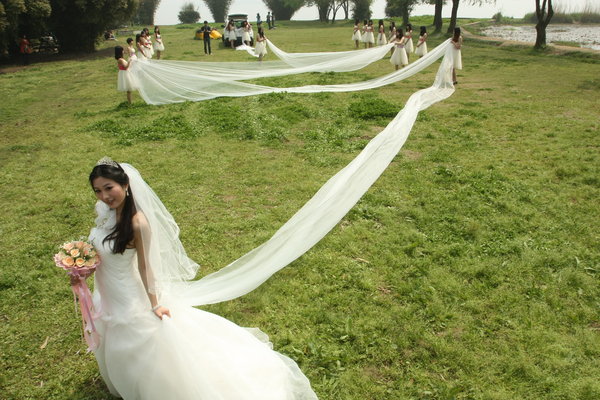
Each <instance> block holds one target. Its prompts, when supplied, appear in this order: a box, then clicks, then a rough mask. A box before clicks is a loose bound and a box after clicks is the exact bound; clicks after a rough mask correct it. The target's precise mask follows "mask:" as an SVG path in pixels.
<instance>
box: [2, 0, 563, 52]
mask: <svg viewBox="0 0 600 400" xmlns="http://www.w3.org/2000/svg"><path fill="white" fill-rule="evenodd" d="M203 1H204V3H205V4H206V5H207V7H208V8H209V10H210V13H211V14H212V16H213V19H214V20H215V21H219V22H220V21H225V20H226V19H227V15H228V12H229V7H230V6H231V3H232V0H203ZM529 1H532V0H529ZM534 1H535V6H536V16H537V18H538V24H537V26H536V29H537V30H538V43H536V47H544V46H545V42H546V41H545V28H546V26H547V25H548V23H549V21H550V19H551V18H552V14H553V11H552V0H534ZM540 1H541V2H540ZM263 2H264V4H265V6H266V7H267V8H268V9H269V10H270V11H271V12H272V13H273V14H274V15H276V16H277V19H278V20H289V19H291V18H292V16H293V15H294V14H295V13H296V11H298V10H299V9H300V8H302V7H304V6H316V7H317V10H318V13H319V20H320V21H322V22H334V21H335V20H336V18H338V16H339V18H342V15H343V19H348V18H349V17H350V16H351V17H352V18H353V19H358V20H361V21H362V20H365V19H370V18H371V5H372V3H373V0H263ZM159 3H160V0H0V57H7V56H8V55H9V53H10V51H11V49H13V51H14V49H15V48H16V46H17V43H18V40H19V38H20V37H22V35H27V36H28V37H29V38H32V37H33V38H35V37H40V36H42V35H44V34H47V33H49V32H52V34H54V35H55V37H56V38H57V39H58V41H59V43H60V46H61V50H62V51H93V50H94V49H95V45H96V43H97V42H98V40H99V39H100V38H101V36H102V34H103V33H104V32H105V31H106V30H107V29H115V28H117V27H119V26H123V25H129V24H131V23H133V24H136V25H153V24H154V14H155V12H156V9H157V8H158V5H159ZM446 3H451V4H452V12H451V18H450V23H449V25H448V29H447V33H448V34H451V33H452V31H453V30H454V27H455V26H456V18H457V15H458V8H459V6H460V4H461V0H387V3H386V8H385V14H386V15H387V16H388V17H401V18H402V20H403V24H407V23H408V22H409V20H410V14H411V12H412V11H413V9H414V7H415V6H416V5H418V4H430V5H432V6H434V21H433V25H434V27H435V30H434V33H441V32H442V8H443V7H444V5H446ZM462 3H467V4H471V5H481V4H483V3H495V0H462Z"/></svg>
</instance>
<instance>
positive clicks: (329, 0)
mask: <svg viewBox="0 0 600 400" xmlns="http://www.w3.org/2000/svg"><path fill="white" fill-rule="evenodd" d="M305 5H306V6H308V7H311V6H317V11H318V12H319V21H321V22H329V14H330V13H331V11H332V9H333V7H335V0H308V1H307V2H306V4H305Z"/></svg>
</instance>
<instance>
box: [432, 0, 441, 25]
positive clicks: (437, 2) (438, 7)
mask: <svg viewBox="0 0 600 400" xmlns="http://www.w3.org/2000/svg"><path fill="white" fill-rule="evenodd" d="M434 4H435V12H434V14H433V25H434V26H435V30H434V31H433V33H440V32H441V31H442V7H443V6H444V0H435V1H434Z"/></svg>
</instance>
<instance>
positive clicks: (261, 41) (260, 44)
mask: <svg viewBox="0 0 600 400" xmlns="http://www.w3.org/2000/svg"><path fill="white" fill-rule="evenodd" d="M254 54H257V55H258V61H262V60H263V57H264V56H266V55H267V37H266V36H265V31H264V29H263V28H262V26H259V27H258V37H257V38H256V45H255V46H254Z"/></svg>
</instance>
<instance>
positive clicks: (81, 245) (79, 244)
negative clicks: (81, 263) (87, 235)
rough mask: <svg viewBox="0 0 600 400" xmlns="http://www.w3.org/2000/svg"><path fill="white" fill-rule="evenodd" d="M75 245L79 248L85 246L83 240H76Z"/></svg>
mask: <svg viewBox="0 0 600 400" xmlns="http://www.w3.org/2000/svg"><path fill="white" fill-rule="evenodd" d="M75 246H77V247H78V248H80V249H81V248H82V247H83V242H82V241H78V242H75Z"/></svg>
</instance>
